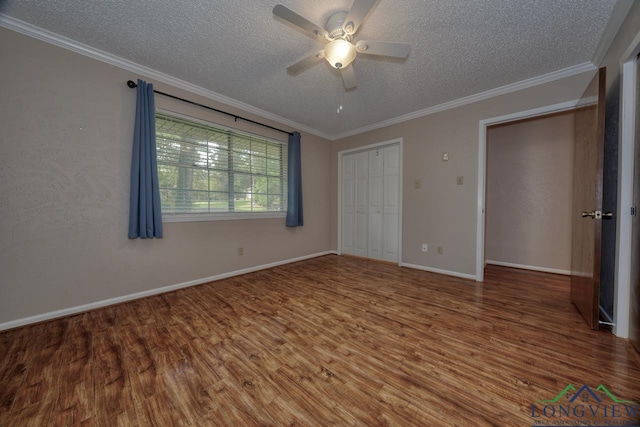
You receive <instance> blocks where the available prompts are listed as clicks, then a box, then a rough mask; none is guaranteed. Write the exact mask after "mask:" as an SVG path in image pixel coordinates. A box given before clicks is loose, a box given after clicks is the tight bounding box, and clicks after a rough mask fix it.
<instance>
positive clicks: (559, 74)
mask: <svg viewBox="0 0 640 427" xmlns="http://www.w3.org/2000/svg"><path fill="white" fill-rule="evenodd" d="M595 70H597V68H596V66H595V65H593V64H592V63H591V62H584V63H582V64H578V65H574V66H572V67H568V68H563V69H562V70H558V71H553V72H551V73H547V74H543V75H541V76H537V77H532V78H530V79H526V80H522V81H519V82H516V83H512V84H508V85H506V86H501V87H498V88H495V89H490V90H487V91H485V92H480V93H476V94H475V95H471V96H467V97H464V98H459V99H455V100H453V101H449V102H445V103H443V104H439V105H434V106H433V107H429V108H425V109H423V110H419V111H414V112H413V113H409V114H404V115H402V116H398V117H394V118H392V119H388V120H384V121H382V122H378V123H374V124H371V125H368V126H363V127H361V128H358V129H354V130H351V131H348V132H344V133H341V134H339V135H334V136H333V137H332V140H334V141H335V140H337V139H342V138H346V137H348V136H353V135H358V134H361V133H364V132H369V131H372V130H375V129H380V128H383V127H387V126H391V125H395V124H398V123H402V122H406V121H408V120H413V119H417V118H419V117H424V116H428V115H431V114H435V113H439V112H441V111H445V110H450V109H452V108H457V107H461V106H463V105H467V104H473V103H474V102H478V101H483V100H485V99H489V98H493V97H496V96H500V95H505V94H507V93H511V92H516V91H519V90H523V89H527V88H530V87H533V86H538V85H541V84H544V83H549V82H552V81H555V80H560V79H564V78H566V77H571V76H575V75H577V74H582V73H585V72H588V71H595Z"/></svg>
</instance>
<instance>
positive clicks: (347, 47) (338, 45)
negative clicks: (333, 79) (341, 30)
mask: <svg viewBox="0 0 640 427" xmlns="http://www.w3.org/2000/svg"><path fill="white" fill-rule="evenodd" d="M324 57H325V58H326V59H327V61H328V62H329V64H331V66H332V67H333V68H338V69H340V68H344V67H346V66H347V65H349V64H351V63H352V62H353V60H354V59H355V58H356V47H355V46H354V45H352V44H351V43H349V42H348V41H346V40H343V39H337V40H333V41H332V42H329V43H328V44H327V45H326V46H325V47H324Z"/></svg>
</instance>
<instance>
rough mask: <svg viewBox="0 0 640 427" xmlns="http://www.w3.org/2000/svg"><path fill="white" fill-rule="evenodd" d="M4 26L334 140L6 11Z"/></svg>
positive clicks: (2, 17) (2, 18) (2, 16)
mask: <svg viewBox="0 0 640 427" xmlns="http://www.w3.org/2000/svg"><path fill="white" fill-rule="evenodd" d="M0 27H5V28H8V29H10V30H13V31H16V32H18V33H21V34H24V35H27V36H29V37H33V38H35V39H38V40H41V41H44V42H47V43H50V44H53V45H55V46H59V47H62V48H64V49H67V50H70V51H72V52H76V53H79V54H81V55H84V56H88V57H90V58H93V59H97V60H98V61H101V62H105V63H107V64H110V65H113V66H115V67H118V68H122V69H124V70H127V71H131V72H132V73H135V74H138V75H140V76H144V77H146V78H150V79H153V80H156V81H158V82H162V83H166V84H168V85H171V86H174V87H176V88H179V89H184V90H186V91H188V92H191V93H193V94H195V95H200V96H203V97H205V98H208V99H211V100H213V101H216V102H221V103H223V104H225V105H228V106H230V107H235V108H239V109H241V110H242V111H244V112H247V113H251V114H255V115H257V116H260V117H262V118H264V119H267V120H273V121H275V122H278V123H281V124H283V125H287V126H290V127H291V128H293V130H298V131H301V132H306V133H310V134H312V135H316V136H319V137H320V138H324V139H328V140H332V137H331V136H330V135H327V134H325V133H323V132H320V131H319V130H317V129H313V128H310V127H308V126H304V125H301V124H300V123H296V122H294V121H292V120H289V119H285V118H284V117H280V116H278V115H276V114H273V113H269V112H268V111H265V110H262V109H260V108H257V107H254V106H252V105H249V104H245V103H244V102H241V101H237V100H235V99H233V98H229V97H228V96H225V95H222V94H219V93H217V92H214V91H211V90H209V89H205V88H203V87H200V86H196V85H194V84H192V83H189V82H186V81H184V80H180V79H178V78H176V77H173V76H170V75H168V74H165V73H162V72H160V71H157V70H154V69H153V68H149V67H146V66H144V65H140V64H137V63H135V62H133V61H129V60H127V59H124V58H121V57H119V56H116V55H113V54H110V53H108V52H105V51H103V50H100V49H96V48H94V47H91V46H89V45H86V44H83V43H80V42H77V41H75V40H72V39H70V38H68V37H65V36H61V35H59V34H56V33H53V32H51V31H48V30H45V29H42V28H40V27H36V26H35V25H32V24H29V23H28V22H24V21H21V20H19V19H16V18H13V17H11V16H8V15H5V14H3V13H0Z"/></svg>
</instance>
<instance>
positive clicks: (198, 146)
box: [156, 112, 287, 219]
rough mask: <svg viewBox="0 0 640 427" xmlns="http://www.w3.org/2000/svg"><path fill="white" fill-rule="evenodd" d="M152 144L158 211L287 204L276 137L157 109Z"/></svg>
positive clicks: (276, 208)
mask: <svg viewBox="0 0 640 427" xmlns="http://www.w3.org/2000/svg"><path fill="white" fill-rule="evenodd" d="M156 149H157V160H158V179H159V182H160V199H161V203H162V213H163V214H200V215H197V217H198V218H200V217H201V216H203V215H202V214H214V215H209V216H210V217H211V218H212V219H215V217H216V216H223V217H227V216H228V215H215V214H224V213H246V214H251V213H257V212H262V213H268V212H271V213H273V212H282V213H284V212H285V211H286V209H287V200H286V196H287V146H286V144H284V143H282V142H278V141H273V140H269V139H266V138H263V137H260V136H256V135H250V134H246V133H241V132H239V131H235V130H230V129H224V128H222V127H218V126H215V125H213V124H209V123H203V122H198V121H195V120H194V119H184V118H181V117H176V116H171V115H168V114H165V113H159V112H158V113H156ZM194 216H196V215H194Z"/></svg>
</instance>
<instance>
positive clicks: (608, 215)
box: [582, 211, 613, 219]
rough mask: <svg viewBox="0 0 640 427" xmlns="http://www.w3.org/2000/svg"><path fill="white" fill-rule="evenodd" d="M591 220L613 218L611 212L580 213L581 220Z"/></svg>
mask: <svg viewBox="0 0 640 427" xmlns="http://www.w3.org/2000/svg"><path fill="white" fill-rule="evenodd" d="M587 217H589V218H593V219H603V218H604V219H611V218H613V212H602V211H591V212H582V218H587Z"/></svg>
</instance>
